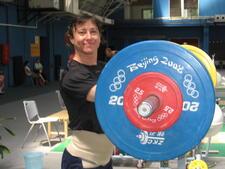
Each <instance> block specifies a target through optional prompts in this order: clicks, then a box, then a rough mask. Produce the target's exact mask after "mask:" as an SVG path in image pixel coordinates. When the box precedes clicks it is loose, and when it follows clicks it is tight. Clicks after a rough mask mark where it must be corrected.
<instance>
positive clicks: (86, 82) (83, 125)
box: [60, 60, 104, 133]
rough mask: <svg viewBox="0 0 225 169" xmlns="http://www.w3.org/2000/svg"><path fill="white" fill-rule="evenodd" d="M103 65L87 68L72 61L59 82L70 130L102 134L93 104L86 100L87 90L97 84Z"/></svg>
mask: <svg viewBox="0 0 225 169" xmlns="http://www.w3.org/2000/svg"><path fill="white" fill-rule="evenodd" d="M103 67H104V64H103V63H100V62H99V63H98V64H97V65H96V66H88V65H84V64H81V63H78V62H77V61H74V60H73V61H72V62H71V63H70V66H69V70H68V72H67V73H65V75H64V76H63V78H62V81H61V82H60V92H61V95H62V98H63V100H64V103H65V105H66V108H67V110H68V114H69V127H70V128H71V129H72V130H87V131H92V132H96V133H103V131H102V129H101V127H100V124H99V122H98V119H97V115H96V112H95V104H94V102H89V101H87V100H86V97H87V94H88V92H89V90H90V89H91V88H92V87H93V86H94V85H95V84H96V83H97V80H98V77H99V75H100V72H101V70H102V69H103Z"/></svg>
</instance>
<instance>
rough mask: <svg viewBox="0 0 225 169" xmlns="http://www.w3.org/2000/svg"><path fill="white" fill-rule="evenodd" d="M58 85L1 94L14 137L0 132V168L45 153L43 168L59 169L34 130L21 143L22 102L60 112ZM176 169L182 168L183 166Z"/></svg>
mask: <svg viewBox="0 0 225 169" xmlns="http://www.w3.org/2000/svg"><path fill="white" fill-rule="evenodd" d="M56 89H57V83H53V84H48V86H46V87H44V88H35V87H17V88H12V89H10V88H9V89H8V90H7V91H6V94H5V95H4V96H1V95H0V101H1V102H0V117H15V118H16V120H10V121H7V122H5V123H4V124H5V125H6V126H7V127H8V128H10V129H11V130H12V131H13V132H14V133H15V134H16V135H15V136H10V135H8V134H7V133H6V132H5V131H3V130H2V129H0V134H1V136H2V140H0V143H1V144H3V145H6V146H7V147H9V149H10V150H11V153H10V154H8V155H5V157H4V159H0V169H24V168H25V167H24V153H26V152H33V151H38V152H39V151H40V152H43V153H44V169H60V164H61V156H62V154H61V153H52V152H50V148H49V147H48V146H43V145H41V144H40V141H42V140H44V139H45V136H44V133H40V135H39V137H38V138H37V139H36V140H35V141H34V138H35V133H36V131H35V130H34V131H33V132H32V133H31V135H30V137H29V138H28V141H27V142H26V144H25V147H24V148H23V149H22V148H21V144H22V142H23V139H24V137H25V134H26V133H27V131H28V129H29V127H30V124H29V123H28V122H27V120H26V118H25V112H24V109H23V104H22V101H23V100H25V99H34V100H36V102H37V106H38V108H39V112H40V115H41V116H47V115H49V114H51V113H53V112H56V111H58V110H60V107H59V104H58V100H57V95H56V93H55V90H56ZM224 159H225V158H211V159H210V161H213V162H216V166H214V167H213V169H224V168H225V160H224ZM136 163H137V160H135V159H133V158H124V157H123V158H114V166H115V167H114V168H115V169H125V168H130V169H132V168H136ZM169 163H170V168H172V169H175V168H177V160H171V161H170V162H169ZM145 168H149V169H159V168H160V164H159V163H158V162H153V163H150V162H148V163H147V164H146V166H145ZM179 169H185V167H184V166H183V167H182V168H179Z"/></svg>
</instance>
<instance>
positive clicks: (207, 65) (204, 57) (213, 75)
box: [181, 45, 217, 87]
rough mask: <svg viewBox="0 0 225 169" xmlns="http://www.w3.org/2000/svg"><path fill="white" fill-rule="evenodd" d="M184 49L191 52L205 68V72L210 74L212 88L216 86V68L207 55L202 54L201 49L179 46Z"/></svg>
mask: <svg viewBox="0 0 225 169" xmlns="http://www.w3.org/2000/svg"><path fill="white" fill-rule="evenodd" d="M181 46H182V47H184V48H185V49H187V50H189V51H190V52H192V53H193V54H194V55H195V56H196V57H197V58H198V59H199V60H200V62H201V63H202V64H203V65H204V66H205V68H206V69H207V71H208V72H209V74H210V77H211V79H212V81H213V85H214V87H215V86H216V85H217V73H216V67H215V64H214V63H213V61H212V59H211V58H210V57H209V55H208V54H207V53H206V52H204V51H203V50H202V49H200V48H198V47H196V46H192V45H181Z"/></svg>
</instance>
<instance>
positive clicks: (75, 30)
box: [60, 15, 113, 169]
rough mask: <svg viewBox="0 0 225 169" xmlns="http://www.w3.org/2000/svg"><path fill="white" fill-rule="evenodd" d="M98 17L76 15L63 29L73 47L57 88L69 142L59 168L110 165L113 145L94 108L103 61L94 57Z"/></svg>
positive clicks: (98, 35)
mask: <svg viewBox="0 0 225 169" xmlns="http://www.w3.org/2000/svg"><path fill="white" fill-rule="evenodd" d="M100 32H101V31H100V26H99V23H98V21H97V20H96V19H95V18H93V17H91V16H87V15H83V16H78V17H77V18H76V19H75V20H74V21H73V22H72V24H71V25H70V26H69V28H68V31H67V32H66V38H65V39H66V42H67V44H69V45H70V46H71V47H72V48H73V50H74V56H73V60H72V61H71V63H70V65H69V70H68V72H67V73H66V74H65V75H64V76H63V78H62V80H61V83H60V92H61V95H62V97H63V100H64V102H65V105H66V108H67V110H68V114H69V121H70V123H69V127H70V128H71V129H72V143H71V144H70V145H68V146H67V148H66V149H65V151H64V153H63V157H62V165H61V168H62V169H75V168H76V169H82V168H95V169H100V168H101V169H111V168H112V161H111V156H112V153H113V145H112V143H111V142H110V141H109V140H108V138H107V137H106V136H105V135H104V133H103V131H102V129H101V126H100V124H99V122H98V119H97V116H96V112H95V105H94V101H95V91H96V83H97V80H98V76H99V75H100V72H101V70H102V69H103V66H104V64H102V63H99V62H98V61H97V55H98V48H99V45H100V42H101V33H100Z"/></svg>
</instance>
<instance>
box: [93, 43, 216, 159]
mask: <svg viewBox="0 0 225 169" xmlns="http://www.w3.org/2000/svg"><path fill="white" fill-rule="evenodd" d="M145 72H159V73H163V74H165V75H166V76H168V77H170V78H171V79H173V80H174V81H175V82H176V83H177V85H178V86H179V88H180V90H181V92H182V95H183V109H182V113H181V116H180V118H179V119H178V120H177V122H176V123H175V124H174V125H173V126H172V127H171V128H169V129H167V130H164V131H161V132H146V131H142V130H140V129H139V128H136V127H135V126H134V125H133V124H132V123H131V122H130V121H129V120H128V118H127V117H126V114H125V112H124V109H123V93H124V91H125V89H126V86H127V85H128V84H129V82H130V81H131V80H133V79H134V78H135V77H137V76H138V75H140V74H142V73H145ZM146 83H147V82H146ZM168 99H173V98H168ZM214 109H215V93H214V87H213V84H212V81H211V79H210V76H209V75H208V72H207V70H206V69H205V68H204V66H203V65H202V64H201V63H200V62H199V61H198V60H197V59H196V58H195V57H194V56H193V55H192V54H191V53H190V52H188V51H187V50H185V49H184V48H182V47H180V46H179V45H177V44H175V43H172V42H167V41H143V42H139V43H135V44H133V45H130V46H128V47H126V48H124V49H123V50H121V51H120V52H118V53H117V54H116V56H114V57H113V58H112V59H111V60H110V62H108V63H107V64H106V66H105V68H104V70H103V71H102V73H101V75H100V78H99V80H98V83H97V92H96V111H97V116H98V119H99V121H100V124H101V126H102V128H103V130H104V132H105V133H106V135H107V136H108V138H109V139H110V140H111V141H112V143H113V144H115V145H116V146H117V147H118V148H119V149H121V150H123V151H124V152H126V153H128V154H129V155H131V156H133V157H136V158H139V159H143V160H150V161H161V160H169V159H173V158H175V157H179V156H181V155H183V154H185V153H186V152H187V151H189V150H191V149H193V148H194V147H195V146H196V145H198V144H199V143H200V141H201V140H202V138H203V137H204V136H205V134H206V133H207V131H208V129H209V127H210V125H211V122H212V119H213V114H214Z"/></svg>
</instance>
